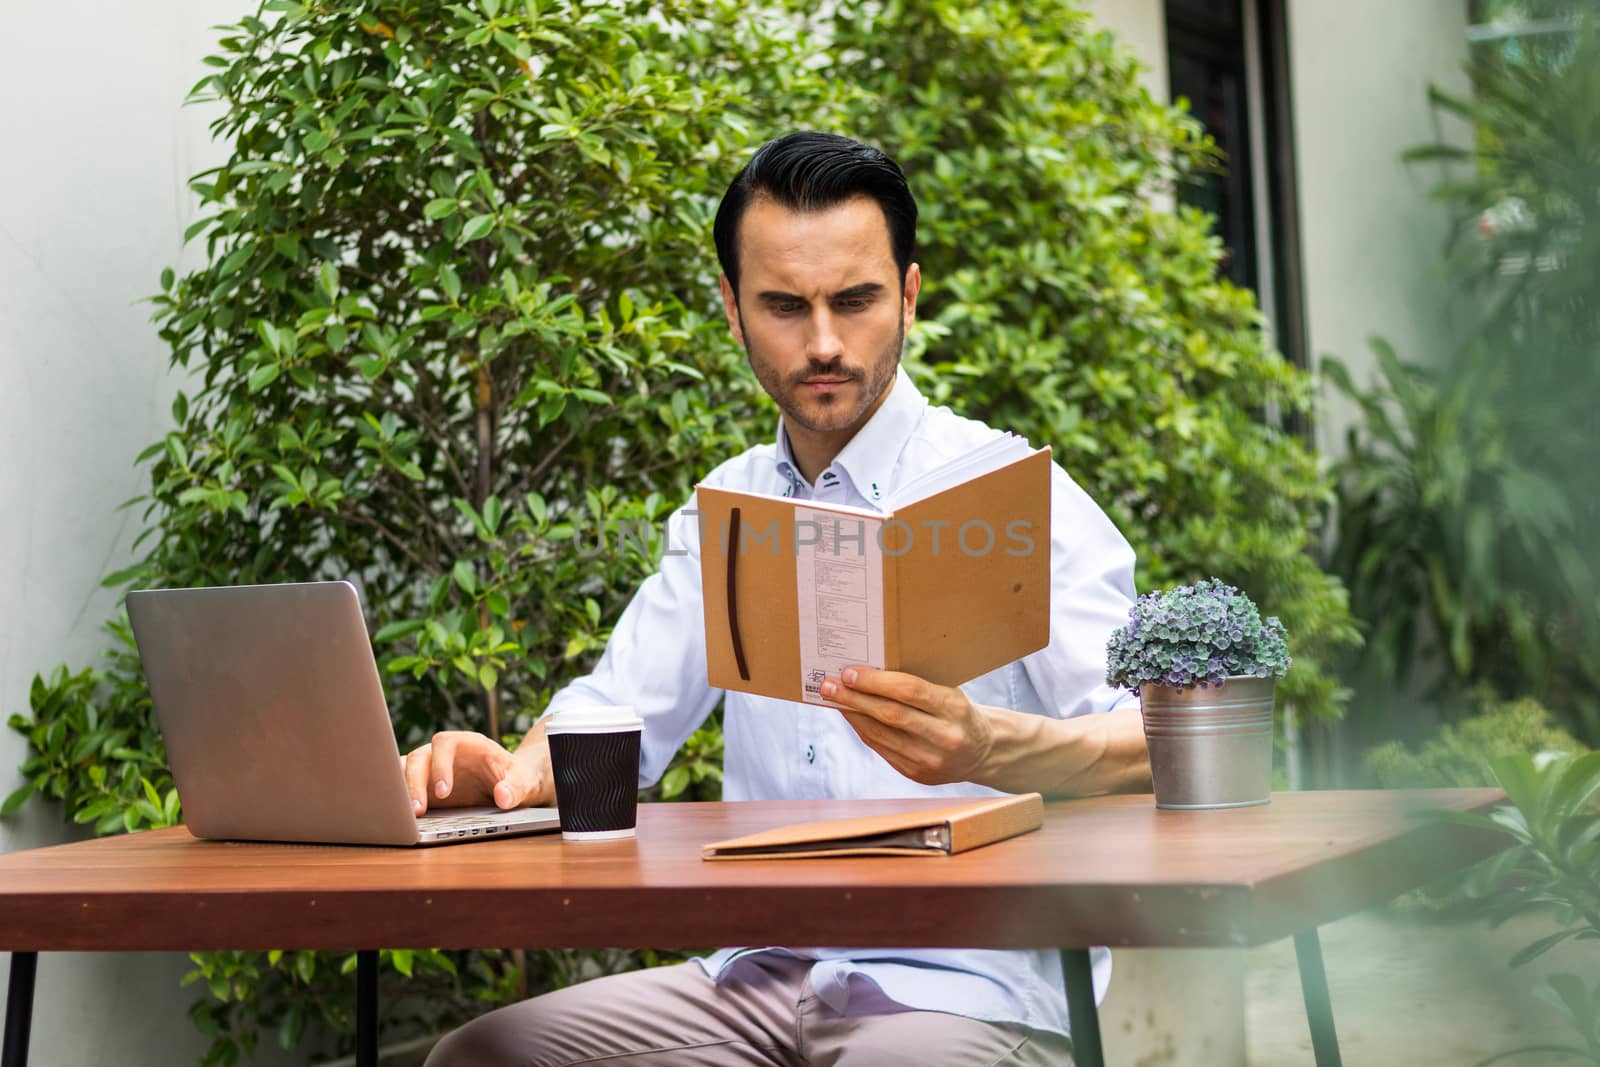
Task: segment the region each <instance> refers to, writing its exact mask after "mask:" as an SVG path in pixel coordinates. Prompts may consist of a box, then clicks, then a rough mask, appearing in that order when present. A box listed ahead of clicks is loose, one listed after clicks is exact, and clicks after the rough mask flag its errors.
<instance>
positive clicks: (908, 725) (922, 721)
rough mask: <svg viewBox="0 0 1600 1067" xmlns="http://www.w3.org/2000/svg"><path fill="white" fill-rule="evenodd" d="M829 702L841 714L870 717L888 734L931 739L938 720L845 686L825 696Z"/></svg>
mask: <svg viewBox="0 0 1600 1067" xmlns="http://www.w3.org/2000/svg"><path fill="white" fill-rule="evenodd" d="M823 695H824V696H826V697H827V698H828V699H829V700H832V701H833V702H834V703H836V704H840V705H843V707H842V708H841V709H840V710H841V711H854V712H857V713H858V714H861V715H865V716H869V717H871V718H872V719H875V720H877V721H878V722H880V723H882V724H883V725H884V726H885V727H887V728H889V729H891V730H901V731H904V732H906V733H913V734H917V735H919V736H924V737H927V736H931V735H932V733H933V732H934V730H935V728H936V726H937V724H938V720H937V719H936V718H935V717H934V716H932V715H929V714H928V713H927V712H925V711H923V710H922V709H921V708H917V707H913V706H911V705H909V704H904V703H901V702H900V701H898V700H894V699H891V698H889V697H881V696H874V695H873V694H871V693H867V692H863V691H862V690H859V689H852V688H850V687H849V686H847V685H838V686H836V688H835V689H834V691H833V692H832V693H824V694H823Z"/></svg>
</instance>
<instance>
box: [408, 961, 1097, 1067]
mask: <svg viewBox="0 0 1600 1067" xmlns="http://www.w3.org/2000/svg"><path fill="white" fill-rule="evenodd" d="M810 967H811V964H810V961H808V960H801V959H795V958H792V957H786V956H773V955H760V956H753V957H749V958H746V959H743V960H740V961H739V962H737V963H735V964H734V969H733V970H732V971H730V972H728V973H726V974H725V975H724V976H723V980H722V982H721V983H718V982H714V981H712V980H711V979H710V978H708V977H706V974H705V972H704V971H703V970H701V968H700V965H699V964H698V963H683V964H679V965H677V966H675V967H656V968H651V969H649V970H643V971H633V972H631V973H628V974H619V975H613V976H611V977H609V978H597V979H595V980H594V981H591V982H584V983H581V984H579V985H575V986H569V987H567V988H566V989H560V990H557V991H556V992H554V993H547V994H545V995H544V996H541V997H534V998H532V999H530V1000H525V1001H523V1002H522V1003H520V1004H513V1005H511V1006H510V1007H506V1008H501V1009H499V1010H498V1011H492V1012H490V1013H489V1014H487V1015H483V1016H480V1017H479V1018H477V1019H475V1020H473V1021H472V1022H470V1023H468V1024H467V1025H465V1026H463V1027H462V1028H461V1029H459V1030H457V1031H455V1032H454V1033H452V1034H450V1035H448V1036H446V1037H445V1039H444V1040H443V1041H441V1042H439V1044H438V1045H437V1046H436V1047H435V1048H434V1050H433V1053H432V1055H430V1056H429V1057H428V1062H427V1064H426V1067H468V1065H470V1067H498V1065H511V1064H515V1065H517V1067H571V1065H575V1064H604V1065H605V1067H669V1065H677V1064H685V1065H700V1064H705V1065H708V1067H724V1065H727V1067H734V1065H738V1067H748V1065H762V1067H774V1065H781V1067H802V1065H815V1067H834V1065H837V1067H892V1065H895V1064H905V1065H907V1067H911V1065H916V1067H936V1065H946V1064H948V1065H950V1067H956V1065H961V1067H967V1065H971V1067H994V1065H1000V1064H1004V1065H1006V1067H1036V1065H1037V1067H1045V1065H1049V1067H1064V1065H1065V1067H1070V1065H1071V1063H1072V1052H1071V1043H1070V1042H1069V1041H1068V1040H1067V1039H1066V1038H1064V1037H1061V1036H1060V1035H1058V1034H1052V1033H1049V1032H1047V1031H1040V1030H1030V1029H1029V1028H1028V1027H1026V1026H1020V1025H1016V1024H1009V1023H986V1022H979V1021H977V1020H975V1019H967V1018H964V1017H962V1016H960V1015H949V1014H946V1013H944V1012H935V1011H908V1010H904V1009H901V1010H898V1011H887V1012H879V1013H874V1014H864V1015H841V1014H839V1013H838V1012H836V1011H834V1010H833V1009H832V1008H830V1007H828V1006H827V1005H826V1004H824V1003H822V1001H820V1000H818V999H817V998H816V996H815V995H813V994H812V992H811V980H810V978H809V976H808V973H807V972H808V971H809V970H810ZM884 1003H885V1005H886V1006H887V1002H884ZM852 1006H853V1005H852Z"/></svg>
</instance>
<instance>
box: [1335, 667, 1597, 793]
mask: <svg viewBox="0 0 1600 1067" xmlns="http://www.w3.org/2000/svg"><path fill="white" fill-rule="evenodd" d="M1582 751H1584V748H1583V746H1582V745H1580V744H1579V743H1578V742H1577V741H1576V740H1575V739H1574V738H1573V737H1572V735H1571V734H1569V733H1567V732H1566V731H1565V730H1563V729H1561V727H1559V726H1557V725H1556V724H1555V722H1554V720H1553V719H1552V717H1551V715H1550V712H1549V711H1548V710H1546V709H1545V707H1544V706H1543V705H1542V704H1540V703H1539V702H1538V701H1536V700H1531V699H1528V698H1526V697H1524V698H1522V699H1520V700H1506V701H1497V700H1495V699H1494V697H1493V694H1492V693H1490V692H1488V691H1487V690H1479V691H1478V692H1477V693H1476V694H1475V695H1474V701H1473V712H1472V714H1471V715H1470V716H1469V717H1468V718H1466V719H1464V720H1463V721H1462V722H1460V723H1459V724H1451V723H1446V724H1445V725H1444V726H1443V727H1441V728H1440V730H1439V732H1438V734H1436V735H1435V736H1433V737H1430V738H1428V739H1427V740H1426V741H1424V742H1423V743H1422V744H1421V745H1420V746H1417V747H1416V748H1414V749H1413V748H1411V747H1408V746H1406V745H1405V744H1403V743H1402V742H1399V741H1390V742H1388V743H1387V744H1383V745H1379V746H1378V747H1376V748H1374V749H1371V750H1369V751H1368V752H1367V753H1366V755H1364V756H1363V757H1362V763H1363V764H1364V766H1365V767H1366V771H1367V774H1368V775H1369V776H1370V777H1371V778H1372V780H1373V784H1374V785H1376V786H1377V787H1378V788H1379V789H1440V788H1451V787H1461V786H1481V785H1493V784H1494V781H1495V776H1494V767H1493V765H1494V761H1495V760H1496V759H1499V758H1500V757H1502V756H1512V755H1525V756H1544V755H1572V754H1574V753H1577V752H1582Z"/></svg>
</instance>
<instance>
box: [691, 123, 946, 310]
mask: <svg viewBox="0 0 1600 1067" xmlns="http://www.w3.org/2000/svg"><path fill="white" fill-rule="evenodd" d="M757 196H770V197H771V198H772V199H774V200H776V201H777V202H778V203H780V204H782V205H783V206H785V207H787V208H790V209H792V210H795V211H822V210H825V209H827V208H830V207H833V206H834V205H836V204H841V203H843V202H844V201H846V200H849V199H851V198H852V197H857V196H870V197H872V199H874V200H876V201H877V202H878V206H879V207H880V208H882V209H883V219H884V221H885V222H886V223H888V225H889V247H890V248H891V249H892V250H893V252H894V262H895V265H896V266H897V267H899V268H900V283H901V284H902V285H904V284H905V280H906V270H907V269H908V268H909V267H910V266H911V256H912V253H913V251H914V250H915V247H916V243H917V202H916V200H915V199H913V198H912V196H911V189H910V188H909V187H908V186H907V185H906V176H905V174H903V173H902V172H901V170H900V167H899V165H898V164H896V163H895V161H894V160H892V159H890V158H889V157H888V156H886V155H884V154H883V153H882V152H880V151H878V150H877V149H876V148H873V147H871V146H870V145H864V144H862V143H861V142H860V141H852V140H851V139H850V138H848V137H841V136H839V135H838V134H836V133H814V132H810V131H805V132H801V133H791V134H789V135H788V136H785V137H779V138H778V139H777V140H775V141H768V142H767V143H766V144H764V145H762V146H761V147H760V148H758V149H756V154H755V155H754V156H752V157H750V162H748V163H746V164H745V165H744V169H743V170H741V171H739V173H738V174H737V175H736V176H735V177H734V179H733V182H732V184H730V185H729V186H728V191H727V192H726V193H724V194H722V203H721V204H719V205H718V206H717V221H716V223H715V225H714V226H713V227H712V231H711V232H712V235H713V237H715V238H716V242H717V259H718V260H719V261H720V262H721V264H722V273H724V274H726V275H727V276H728V282H729V284H730V285H732V286H733V294H734V299H735V300H737V299H738V296H739V220H740V219H741V218H743V217H744V209H745V208H746V207H748V206H749V205H750V201H751V199H752V198H754V197H757Z"/></svg>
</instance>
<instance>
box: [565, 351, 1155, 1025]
mask: <svg viewBox="0 0 1600 1067" xmlns="http://www.w3.org/2000/svg"><path fill="white" fill-rule="evenodd" d="M998 432H999V431H996V430H993V429H990V428H989V427H988V426H985V425H984V424H983V423H980V422H976V421H974V420H971V419H966V418H962V417H961V416H959V415H956V414H954V413H952V412H951V411H950V410H949V409H948V408H943V407H932V406H930V405H929V403H928V401H927V400H926V399H925V398H924V397H923V396H922V394H921V393H920V392H918V390H917V388H916V386H915V385H914V384H913V383H912V381H911V379H910V377H909V376H908V375H907V374H906V372H905V370H904V369H901V370H899V371H898V373H897V375H896V378H895V384H894V387H893V388H892V389H891V390H890V392H889V395H888V396H887V397H886V398H885V399H884V402H883V404H882V405H881V406H880V407H879V408H878V410H877V411H876V412H875V413H874V414H873V416H872V418H871V419H870V420H869V421H868V422H867V424H866V425H865V426H863V427H862V428H861V429H860V430H859V431H858V432H857V433H856V435H855V436H854V437H853V438H852V439H851V440H850V443H849V444H848V445H846V446H845V447H844V449H843V450H842V451H841V452H840V453H839V455H838V457H837V458H836V459H835V460H834V462H833V463H832V464H831V465H830V466H829V467H828V468H827V469H826V470H824V471H823V472H822V473H821V475H820V476H819V477H818V478H817V481H816V484H815V485H812V484H809V483H807V482H806V481H805V479H804V477H803V476H802V475H801V473H800V470H799V468H798V466H797V465H796V463H795V462H794V459H793V456H792V455H791V453H790V451H789V442H788V437H787V435H786V433H785V432H784V430H783V427H782V424H781V420H780V425H779V430H778V439H777V441H776V442H775V443H773V444H768V445H759V446H757V447H755V448H751V449H749V450H748V451H746V452H744V453H743V454H741V455H739V456H736V457H734V458H733V459H731V460H729V461H728V462H726V463H724V464H722V465H721V466H719V467H717V469H716V470H714V471H712V472H711V473H710V474H709V475H708V476H707V477H706V478H705V480H704V484H706V485H712V486H718V487H722V488H727V489H735V490H745V491H752V492H760V493H772V494H781V495H787V496H791V497H795V498H799V499H811V500H818V501H828V502H831V503H839V504H850V505H854V506H857V507H867V508H872V509H875V510H882V509H881V507H880V505H879V501H880V500H882V499H886V498H887V497H888V496H889V494H890V492H891V491H892V490H893V489H894V488H895V487H896V486H897V485H900V484H901V483H903V482H905V481H906V480H908V479H910V478H914V477H916V476H917V475H919V474H922V473H923V472H925V471H928V470H930V469H932V468H934V467H937V466H939V465H940V464H942V463H944V462H945V461H947V460H949V459H951V458H953V457H956V456H960V455H962V454H963V453H965V452H967V451H969V450H970V449H972V448H973V447H975V446H977V445H979V444H981V443H983V442H984V441H987V440H989V439H990V438H992V437H994V436H996V435H997V434H998ZM1051 476H1052V483H1051V536H1050V553H1051V558H1050V566H1051V575H1052V582H1051V589H1050V612H1051V618H1050V643H1049V645H1047V646H1046V647H1045V648H1043V649H1041V650H1040V651H1038V652H1035V653H1033V654H1032V655H1030V656H1027V657H1025V658H1023V659H1021V660H1018V661H1016V662H1015V663H1012V664H1009V665H1007V666H1005V667H1002V668H1000V669H999V670H996V671H993V672H991V673H989V674H986V675H984V676H982V677H980V678H977V679H975V680H973V681H971V682H969V683H967V684H966V685H964V686H962V687H961V688H962V689H963V690H965V691H966V693H967V695H968V696H969V697H971V698H972V700H973V701H974V702H975V703H978V704H990V705H998V706H1000V707H1005V708H1011V709H1014V710H1017V711H1022V712H1027V713H1029V714H1033V715H1049V716H1053V717H1056V718H1066V717H1069V716H1073V715H1087V714H1092V713H1095V712H1102V711H1107V710H1110V709H1111V708H1112V707H1114V706H1116V705H1117V704H1118V703H1119V702H1120V701H1121V700H1122V699H1126V698H1127V694H1125V693H1119V692H1118V691H1117V690H1114V689H1111V688H1110V687H1108V686H1107V685H1106V684H1105V657H1106V641H1107V640H1108V639H1109V638H1110V635H1111V631H1112V630H1113V629H1115V628H1116V627H1117V626H1119V625H1121V624H1122V622H1123V621H1124V620H1125V619H1126V617H1127V613H1128V609H1129V607H1130V606H1131V604H1132V602H1133V597H1134V586H1133V564H1134V555H1133V550H1132V549H1131V548H1130V547H1129V545H1128V543H1127V541H1126V540H1125V539H1124V538H1123V537H1122V535H1121V533H1119V532H1118V531H1117V529H1116V527H1115V526H1113V525H1112V523H1111V521H1110V520H1109V519H1108V518H1107V517H1106V516H1105V514H1104V512H1102V511H1101V510H1100V508H1099V507H1098V506H1096V505H1095V503H1094V501H1092V500H1091V499H1090V498H1089V496H1088V494H1086V493H1085V492H1084V491H1083V490H1082V489H1080V488H1079V487H1078V485H1077V484H1076V483H1074V482H1073V481H1072V479H1071V478H1070V477H1068V475H1067V473H1066V472H1065V471H1064V470H1062V469H1061V467H1060V466H1059V465H1056V466H1054V468H1053V469H1052V472H1051ZM693 507H694V502H693V500H692V499H691V500H690V503H689V504H688V505H686V507H685V508H680V509H679V510H678V511H677V512H675V513H674V514H673V515H672V517H671V519H669V520H668V528H667V545H666V552H665V554H664V556H663V558H662V560H661V566H660V569H659V570H658V571H657V572H656V573H655V574H653V575H651V576H650V577H649V578H648V579H646V580H645V581H644V583H643V584H642V585H640V587H639V591H638V593H636V594H635V595H634V598H633V600H632V601H631V602H630V603H629V605H628V607H627V609H626V610H625V611H624V612H623V614H622V618H621V619H620V620H619V621H618V622H617V625H616V628H615V630H614V631H613V632H612V635H611V640H610V641H609V642H608V643H607V645H606V650H605V653H604V655H603V656H602V657H601V659H600V662H599V664H598V665H597V666H596V667H595V669H594V672H593V673H591V674H589V675H587V676H585V677H583V678H579V679H577V680H576V681H574V682H573V683H572V684H570V685H568V686H567V687H566V688H564V689H562V690H561V691H560V692H559V693H557V694H556V695H555V697H554V699H552V700H551V702H550V708H549V710H550V711H551V712H554V711H557V710H560V709H561V708H565V707H577V706H583V705H590V704H631V705H633V706H634V707H635V708H636V709H637V711H638V714H639V716H640V717H641V718H642V719H643V720H644V724H645V725H644V735H643V741H642V750H641V758H640V767H639V782H640V785H641V787H643V786H648V785H650V784H652V783H654V782H655V781H656V780H657V779H658V778H660V777H661V775H662V773H664V772H665V770H666V768H667V764H668V763H669V761H670V760H671V759H672V757H673V755H674V754H675V753H676V752H677V750H678V748H679V747H680V746H681V745H682V744H683V742H684V740H685V739H686V738H687V737H688V736H689V735H690V734H691V733H693V732H694V730H695V729H696V728H697V727H699V726H700V724H701V723H702V722H704V720H705V718H706V716H707V715H709V714H710V712H711V710H712V709H713V708H714V707H715V706H716V703H717V701H718V699H722V698H725V704H724V706H723V715H722V724H723V733H724V735H725V746H726V747H725V757H724V768H723V799H725V800H730V801H738V800H768V799H806V798H813V797H814V798H818V799H824V798H852V799H853V798H869V797H926V796H949V797H969V796H993V795H997V793H996V791H995V790H993V789H989V788H987V787H985V786H980V785H974V784H971V783H959V784H953V785H941V786H927V785H921V784H918V783H916V782H913V781H911V780H910V779H909V778H906V777H905V776H903V775H901V774H900V773H899V772H898V771H896V770H894V769H893V768H892V767H890V766H889V764H888V763H887V762H885V761H884V759H883V758H882V757H881V756H879V755H878V754H877V753H875V752H873V751H872V750H871V749H870V748H868V747H867V746H866V745H865V744H864V743H863V742H862V741H861V739H860V737H858V736H857V734H856V732H855V731H854V730H853V729H851V728H850V726H849V724H848V723H846V722H845V720H844V718H843V716H841V715H840V714H839V713H838V712H837V711H835V710H833V709H831V708H825V707H818V706H813V705H810V704H798V703H791V702H789V701H782V700H773V699H770V698H766V697H759V696H751V695H749V694H746V693H737V692H727V693H724V692H723V691H722V690H720V689H713V688H711V686H710V684H709V683H708V682H707V680H706V647H705V621H704V612H703V609H702V604H701V596H700V550H699V544H698V538H697V532H698V526H697V521H696V518H695V515H694V513H693V511H692V510H691V509H693ZM768 951H775V952H784V953H788V954H792V955H797V956H800V957H802V958H808V959H814V960H815V961H816V963H815V964H814V966H813V967H812V970H811V983H812V988H813V989H814V991H815V992H816V994H817V995H818V996H819V997H820V998H821V999H822V1000H823V1001H824V1002H825V1003H827V1004H829V1005H830V1006H832V1007H833V1008H834V1009H835V1010H837V1011H840V1012H847V1013H849V1014H858V1013H862V1012H865V1011H873V1010H883V1009H885V1008H890V1009H892V1008H893V1006H894V1005H900V1006H903V1007H908V1008H914V1009H919V1010H927V1011H943V1012H951V1013H954V1014H957V1015H964V1016H967V1017H969V1018H975V1019H983V1020H988V1021H992V1022H1011V1023H1022V1024H1024V1025H1026V1026H1030V1027H1034V1028H1035V1029H1043V1030H1052V1031H1055V1032H1057V1033H1061V1034H1065V1033H1067V1029H1068V1027H1067V1012H1066V1002H1065V1000H1064V997H1063V984H1062V973H1061V962H1060V956H1059V955H1058V953H1057V951H1056V950H1055V949H1053V948H1040V949H1037V950H990V949H915V948H904V949H895V948H871V949H862V948H799V949H791V948H781V949H780V948H776V947H768V948H746V949H725V950H723V951H721V952H717V953H715V954H713V955H712V956H710V957H708V958H706V959H703V960H701V961H700V963H701V965H702V966H704V967H705V969H706V971H707V973H709V974H710V975H711V976H712V977H714V978H717V979H718V980H726V979H727V978H728V977H729V976H735V975H736V974H737V971H738V968H737V967H735V966H734V963H735V961H736V960H738V959H739V958H740V957H742V956H745V955H749V954H751V953H755V952H768ZM1093 969H1094V985H1095V991H1096V998H1097V999H1098V998H1099V997H1102V996H1104V994H1105V988H1106V985H1107V983H1108V982H1109V980H1110V977H1111V956H1110V953H1109V952H1107V951H1106V950H1105V949H1096V950H1094V954H1093ZM886 1000H887V1001H889V1002H892V1004H886V1003H885V1001H886Z"/></svg>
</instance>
